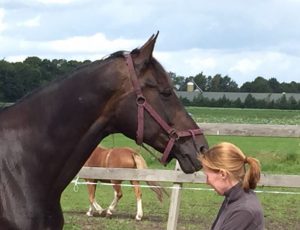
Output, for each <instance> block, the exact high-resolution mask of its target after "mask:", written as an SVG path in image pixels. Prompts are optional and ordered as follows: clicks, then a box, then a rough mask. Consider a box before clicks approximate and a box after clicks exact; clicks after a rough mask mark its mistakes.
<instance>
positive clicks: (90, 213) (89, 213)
mask: <svg viewBox="0 0 300 230" xmlns="http://www.w3.org/2000/svg"><path fill="white" fill-rule="evenodd" d="M86 215H87V216H94V215H93V213H92V212H90V211H88V212H87V213H86Z"/></svg>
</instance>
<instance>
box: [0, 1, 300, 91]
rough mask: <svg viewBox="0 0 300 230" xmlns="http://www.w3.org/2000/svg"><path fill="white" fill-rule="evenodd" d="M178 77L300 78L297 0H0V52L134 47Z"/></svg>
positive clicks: (12, 58) (13, 55) (79, 52)
mask: <svg viewBox="0 0 300 230" xmlns="http://www.w3.org/2000/svg"><path fill="white" fill-rule="evenodd" d="M157 31H159V36H158V39H157V42H156V46H155V49H154V54H153V55H154V57H155V58H156V59H157V60H158V61H159V62H160V63H161V64H162V65H163V66H164V68H165V69H166V70H167V71H171V72H174V73H176V75H178V76H184V77H189V76H195V75H196V74H199V73H201V72H202V73H203V74H205V75H206V76H209V75H210V76H214V75H216V74H221V75H222V76H223V77H224V76H226V75H227V76H228V77H230V78H231V79H232V80H233V81H235V82H236V83H237V84H238V85H240V86H241V85H242V84H243V83H245V82H247V81H254V79H255V78H256V77H258V76H262V77H264V78H265V79H270V78H276V79H277V80H278V81H279V82H287V83H290V82H291V81H295V82H300V0H251V1H250V0H249V1H240V0H227V1H224V0H210V1H208V0H206V1H205V0H101V1H98V0H22V1H21V0H0V58H1V59H4V60H6V61H9V62H17V61H23V60H24V59H25V58H26V57H29V56H37V57H40V58H41V59H44V58H47V59H50V60H52V59H66V60H77V61H83V60H92V61H94V60H99V59H101V58H103V57H105V56H107V55H109V54H110V53H113V52H115V51H119V50H127V51H131V50H132V49H134V48H137V47H141V46H142V45H143V44H144V43H145V42H146V41H147V39H148V38H149V37H150V36H151V35H152V34H155V33H156V32H157Z"/></svg>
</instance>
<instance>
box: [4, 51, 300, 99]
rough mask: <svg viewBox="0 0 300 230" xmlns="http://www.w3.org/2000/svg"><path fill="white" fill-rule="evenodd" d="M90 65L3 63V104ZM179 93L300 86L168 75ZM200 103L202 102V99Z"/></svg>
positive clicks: (298, 89)
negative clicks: (190, 86)
mask: <svg viewBox="0 0 300 230" xmlns="http://www.w3.org/2000/svg"><path fill="white" fill-rule="evenodd" d="M90 62H91V61H89V60H86V61H83V62H81V61H74V60H71V61H67V60H65V59H53V60H48V59H40V58H39V57H28V58H26V59H25V60H24V61H23V62H15V63H14V62H8V61H5V60H0V101H2V102H15V101H17V100H18V99H20V98H21V97H23V96H24V95H26V94H27V93H29V92H31V91H32V90H34V89H36V88H38V87H41V86H43V85H45V84H47V83H49V82H50V81H53V80H55V79H58V78H61V77H62V76H64V75H66V74H67V73H69V72H70V71H72V70H74V69H75V68H77V67H78V66H80V65H83V64H86V63H90ZM169 75H170V77H171V79H172V81H173V84H174V86H175V87H176V89H177V90H182V91H185V90H186V89H187V83H188V82H189V81H191V80H192V81H194V83H196V85H197V86H198V87H199V89H200V90H203V91H206V92H249V93H251V92H263V93H282V92H286V93H300V83H296V82H294V81H293V82H290V83H284V82H283V83H280V82H278V81H277V80H276V78H271V79H269V80H267V79H265V78H263V77H261V76H258V77H257V78H255V80H254V81H252V82H246V83H244V84H243V85H242V86H241V87H238V84H237V83H236V82H235V81H234V80H232V79H231V78H230V77H229V76H222V75H221V74H216V75H215V76H206V75H204V74H203V73H202V72H201V73H199V74H197V75H195V76H190V77H184V76H177V75H176V73H173V72H169ZM199 100H200V99H199Z"/></svg>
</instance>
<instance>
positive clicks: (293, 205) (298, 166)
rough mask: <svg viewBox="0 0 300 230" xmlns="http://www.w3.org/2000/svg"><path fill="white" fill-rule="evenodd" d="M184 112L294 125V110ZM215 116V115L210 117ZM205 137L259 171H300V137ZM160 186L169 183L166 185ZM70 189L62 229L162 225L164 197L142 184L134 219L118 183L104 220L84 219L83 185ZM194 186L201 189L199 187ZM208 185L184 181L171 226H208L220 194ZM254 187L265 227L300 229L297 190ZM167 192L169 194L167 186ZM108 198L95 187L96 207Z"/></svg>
mask: <svg viewBox="0 0 300 230" xmlns="http://www.w3.org/2000/svg"><path fill="white" fill-rule="evenodd" d="M188 110H189V112H190V113H192V114H193V117H194V118H195V119H196V120H198V119H200V120H201V122H223V123H230V122H231V123H268V124H269V123H271V124H293V125H299V124H300V117H299V115H300V112H299V111H281V110H272V111H269V110H268V111H264V110H239V109H207V108H199V109H198V108H188ZM199 114H200V115H199ZM268 114H269V115H268ZM217 117H219V119H216V118H217ZM268 117H269V118H270V119H269V120H268V119H267V118H268ZM203 119H205V121H203ZM270 120H272V121H270ZM198 122H199V120H198ZM207 139H208V142H209V144H210V145H213V144H216V143H218V142H221V141H229V142H232V143H235V144H236V145H238V146H239V147H240V148H241V149H242V150H243V151H244V152H245V153H247V155H251V156H254V157H257V158H258V159H259V160H260V161H261V164H262V170H263V172H267V173H272V174H298V175H299V174H300V138H273V137H272V138H262V137H234V136H207ZM102 144H103V145H104V146H107V147H112V146H132V147H136V145H135V143H134V141H132V140H129V139H127V138H125V137H124V136H123V135H114V136H110V137H107V138H106V139H105V140H104V141H103V142H102ZM142 155H143V156H144V158H145V159H146V161H147V163H148V166H149V168H159V169H173V168H174V166H175V163H174V161H172V162H171V163H170V164H169V165H168V166H167V167H164V166H162V165H160V164H159V163H158V162H157V161H156V160H155V159H154V158H153V157H152V156H151V155H149V154H148V153H147V152H145V151H144V150H142ZM124 183H127V182H124ZM162 185H163V186H166V187H170V186H171V184H168V183H164V184H162ZM73 187H74V185H73V184H70V185H69V186H68V187H67V189H66V190H65V192H64V193H63V196H62V200H61V202H62V207H63V211H64V216H65V227H64V229H66V230H70V229H108V230H115V229H116V230H118V229H120V230H132V229H138V230H139V229H141V230H142V229H143V230H148V229H149V230H150V229H151V230H152V229H166V224H167V218H168V211H169V199H165V200H164V202H163V203H162V204H160V203H159V202H158V201H156V200H155V195H154V194H153V193H152V192H151V191H150V190H149V189H148V188H143V207H144V219H143V220H142V221H141V222H136V221H135V220H134V216H135V212H136V204H135V199H134V193H133V192H132V189H131V188H129V187H123V191H124V197H123V199H122V200H121V202H120V204H119V206H118V208H117V211H116V213H115V215H114V216H113V217H112V218H111V219H108V218H102V217H92V218H89V217H87V216H86V215H85V212H86V211H87V208H88V197H87V191H86V188H85V186H84V185H80V186H79V190H78V191H77V192H75V191H74V190H73ZM100 188H101V189H100ZM199 188H200V189H203V190H199ZM208 188H209V187H208V186H206V185H202V184H201V185H200V184H185V185H184V189H183V190H182V198H181V205H180V214H179V222H178V228H177V229H179V230H185V229H189V230H194V229H195V230H196V229H197V230H199V229H200V230H201V229H209V227H210V226H211V223H212V221H213V219H214V218H215V216H216V214H217V211H218V209H219V207H220V204H221V202H222V200H223V197H220V196H218V195H216V194H215V192H213V191H210V190H207V189H208ZM258 190H259V191H260V192H259V193H258V197H259V199H260V200H261V203H262V205H263V208H264V215H265V222H266V224H265V225H266V229H276V230H277V229H278V230H281V229H282V230H286V229H287V230H294V229H300V209H299V207H300V189H298V188H278V187H276V188H271V187H259V188H258ZM169 191H170V192H171V190H169ZM270 191H284V192H287V191H288V192H294V193H297V194H279V193H278V194H276V193H275V194H274V193H268V192H270ZM112 196H113V193H112V188H111V187H110V186H105V185H102V186H98V190H97V197H98V199H97V200H98V201H99V203H100V204H101V205H103V206H104V207H107V206H108V204H109V202H110V201H111V199H112Z"/></svg>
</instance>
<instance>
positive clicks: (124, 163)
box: [84, 146, 168, 220]
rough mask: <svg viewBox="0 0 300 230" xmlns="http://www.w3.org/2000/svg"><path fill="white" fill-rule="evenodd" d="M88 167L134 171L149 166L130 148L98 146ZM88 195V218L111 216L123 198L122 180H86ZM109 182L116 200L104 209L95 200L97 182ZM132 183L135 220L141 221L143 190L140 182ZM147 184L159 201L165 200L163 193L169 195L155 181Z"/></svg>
mask: <svg viewBox="0 0 300 230" xmlns="http://www.w3.org/2000/svg"><path fill="white" fill-rule="evenodd" d="M84 166H87V167H103V168H132V169H146V168H147V164H146V162H145V160H144V158H143V157H142V156H141V155H140V154H139V153H138V152H137V151H135V150H134V149H132V148H129V147H123V148H121V147H119V148H112V149H106V148H103V147H100V146H98V147H97V148H96V149H95V150H94V151H93V152H92V155H91V156H90V157H89V159H88V160H87V162H86V163H85V164H84ZM86 181H87V182H90V184H87V188H88V193H89V201H90V207H89V210H88V212H87V213H86V214H87V215H88V216H93V215H94V213H96V214H97V215H103V214H106V216H111V215H112V212H113V211H114V210H115V208H116V206H117V205H118V202H119V200H120V199H121V198H122V196H123V194H122V189H121V183H122V181H120V180H109V181H105V180H96V179H86ZM98 181H101V182H107V183H112V186H113V189H114V191H115V192H114V199H113V201H112V202H111V204H110V205H109V207H108V208H107V209H104V208H102V207H101V206H100V205H99V204H98V203H97V201H96V199H95V192H96V187H97V182H98ZM130 183H131V184H132V185H133V189H134V193H135V197H136V202H137V212H136V216H135V219H136V220H141V219H142V217H143V208H142V190H141V188H140V186H139V181H136V180H132V181H130ZM146 183H147V184H148V185H149V186H150V188H151V189H152V190H153V191H154V192H155V193H156V195H157V198H158V200H159V201H162V199H163V193H165V194H167V195H168V193H167V192H166V191H165V190H164V189H163V188H161V187H160V186H159V184H158V183H156V182H154V181H146Z"/></svg>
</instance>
